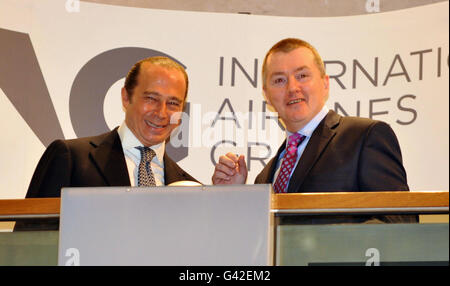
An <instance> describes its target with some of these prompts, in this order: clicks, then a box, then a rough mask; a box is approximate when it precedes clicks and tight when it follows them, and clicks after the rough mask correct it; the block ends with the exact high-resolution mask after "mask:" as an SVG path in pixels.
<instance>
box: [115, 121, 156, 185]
mask: <svg viewBox="0 0 450 286" xmlns="http://www.w3.org/2000/svg"><path fill="white" fill-rule="evenodd" d="M117 133H119V137H120V141H121V142H122V148H123V153H124V154H125V162H126V164H127V169H128V175H129V176H130V183H131V186H137V184H138V172H139V163H140V162H141V152H140V151H139V150H138V149H136V147H139V146H144V145H143V144H142V143H141V142H140V141H139V140H138V139H137V138H136V136H134V134H133V132H131V130H130V129H129V128H128V126H127V124H126V123H125V121H124V122H123V123H122V125H120V127H119V129H118V130H117ZM149 147H150V148H151V149H152V150H153V151H155V153H156V156H155V157H153V159H152V161H151V162H150V166H151V168H152V171H153V175H154V177H155V183H156V185H157V186H164V151H165V142H162V143H160V144H158V145H154V146H149Z"/></svg>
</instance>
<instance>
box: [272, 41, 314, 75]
mask: <svg viewBox="0 0 450 286" xmlns="http://www.w3.org/2000/svg"><path fill="white" fill-rule="evenodd" d="M300 67H307V68H313V67H315V64H314V54H313V52H312V51H311V50H310V49H308V48H306V47H298V48H296V49H294V50H292V51H290V52H287V53H285V52H282V51H279V52H274V53H272V54H270V55H269V57H268V58H267V70H268V71H269V73H270V72H278V71H282V70H284V69H292V68H293V69H298V68H300Z"/></svg>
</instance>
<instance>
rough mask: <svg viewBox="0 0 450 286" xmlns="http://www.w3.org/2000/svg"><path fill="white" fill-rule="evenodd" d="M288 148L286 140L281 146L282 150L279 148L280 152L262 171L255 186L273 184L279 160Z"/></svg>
mask: <svg viewBox="0 0 450 286" xmlns="http://www.w3.org/2000/svg"><path fill="white" fill-rule="evenodd" d="M285 147H286V140H284V142H283V144H281V146H280V148H278V152H277V154H276V155H275V157H273V158H272V159H271V160H270V161H269V163H267V165H266V166H265V167H264V169H263V170H262V171H261V173H260V174H259V175H258V177H257V178H256V180H255V184H272V182H273V176H274V175H275V171H276V169H275V168H276V167H277V162H278V158H279V157H280V154H281V152H283V150H284V149H285Z"/></svg>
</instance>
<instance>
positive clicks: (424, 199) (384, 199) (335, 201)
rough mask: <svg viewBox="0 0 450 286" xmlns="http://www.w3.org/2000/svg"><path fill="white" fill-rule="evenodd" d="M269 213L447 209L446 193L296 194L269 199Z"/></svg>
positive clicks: (447, 198) (447, 196) (277, 195)
mask: <svg viewBox="0 0 450 286" xmlns="http://www.w3.org/2000/svg"><path fill="white" fill-rule="evenodd" d="M271 203H272V204H271V208H272V209H278V210H283V209H341V208H345V209H352V208H416V207H417V208H420V207H448V206H449V193H448V191H442V192H441V191H433V192H354V193H350V192H349V193H339V192H336V193H298V194H297V193H296V194H275V195H273V196H272V202H271Z"/></svg>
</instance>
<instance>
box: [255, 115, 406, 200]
mask: <svg viewBox="0 0 450 286" xmlns="http://www.w3.org/2000/svg"><path fill="white" fill-rule="evenodd" d="M285 146H286V142H284V143H283V144H282V145H281V147H280V148H279V150H278V152H277V154H276V155H275V157H274V158H272V159H271V160H270V161H269V163H268V164H267V165H266V166H265V168H264V169H263V170H262V172H261V173H260V174H259V175H258V176H257V177H256V180H255V184H270V183H272V182H273V180H274V178H273V176H274V173H275V171H276V170H275V168H276V165H277V161H278V157H279V155H280V153H281V152H282V151H283V150H284V149H285ZM407 190H408V184H407V181H406V172H405V169H404V167H403V164H402V155H401V151H400V146H399V144H398V141H397V138H396V136H395V134H394V132H393V130H392V129H391V128H390V126H389V125H388V124H386V123H384V122H381V121H375V120H371V119H367V118H358V117H342V116H340V115H338V114H337V113H336V112H334V111H330V112H329V113H328V114H327V116H326V117H325V118H324V119H323V120H322V122H320V124H319V125H318V126H317V128H316V130H315V131H314V133H313V135H312V136H311V138H310V140H309V142H308V145H307V146H306V148H305V150H304V152H303V154H302V157H301V158H300V161H299V163H298V165H297V167H296V169H295V170H294V173H293V174H292V177H291V179H290V182H289V187H288V193H303V192H308V193H310V192H355V191H407Z"/></svg>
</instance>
